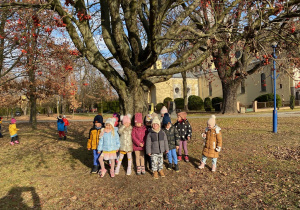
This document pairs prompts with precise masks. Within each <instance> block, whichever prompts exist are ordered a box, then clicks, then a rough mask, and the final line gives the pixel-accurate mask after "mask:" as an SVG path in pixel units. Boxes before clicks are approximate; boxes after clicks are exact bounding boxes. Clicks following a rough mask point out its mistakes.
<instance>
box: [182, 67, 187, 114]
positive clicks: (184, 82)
mask: <svg viewBox="0 0 300 210" xmlns="http://www.w3.org/2000/svg"><path fill="white" fill-rule="evenodd" d="M181 75H182V85H183V101H184V107H183V109H184V110H185V111H188V110H189V108H188V98H187V82H186V72H182V73H181Z"/></svg>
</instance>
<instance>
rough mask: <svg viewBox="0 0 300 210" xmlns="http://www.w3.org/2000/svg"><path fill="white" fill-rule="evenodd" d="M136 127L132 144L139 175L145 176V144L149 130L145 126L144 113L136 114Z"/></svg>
mask: <svg viewBox="0 0 300 210" xmlns="http://www.w3.org/2000/svg"><path fill="white" fill-rule="evenodd" d="M134 123H135V126H134V127H133V129H132V135H131V136H132V143H133V151H134V154H135V163H136V169H137V170H136V173H137V175H141V174H143V175H144V174H145V173H146V170H145V152H144V148H145V142H146V137H147V128H146V126H144V125H143V116H142V113H136V114H135V116H134Z"/></svg>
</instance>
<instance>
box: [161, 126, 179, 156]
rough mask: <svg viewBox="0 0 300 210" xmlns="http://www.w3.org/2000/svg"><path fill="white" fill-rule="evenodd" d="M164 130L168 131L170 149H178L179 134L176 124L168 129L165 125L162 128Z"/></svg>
mask: <svg viewBox="0 0 300 210" xmlns="http://www.w3.org/2000/svg"><path fill="white" fill-rule="evenodd" d="M162 130H163V131H164V132H165V133H166V135H167V138H168V144H169V150H171V149H176V146H179V135H178V131H177V129H176V128H175V126H174V125H172V126H171V127H170V128H169V130H167V129H166V128H165V127H163V128H162Z"/></svg>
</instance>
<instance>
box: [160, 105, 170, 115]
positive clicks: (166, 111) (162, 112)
mask: <svg viewBox="0 0 300 210" xmlns="http://www.w3.org/2000/svg"><path fill="white" fill-rule="evenodd" d="M165 113H168V109H167V107H165V106H163V107H162V108H161V110H160V114H161V115H163V114H165Z"/></svg>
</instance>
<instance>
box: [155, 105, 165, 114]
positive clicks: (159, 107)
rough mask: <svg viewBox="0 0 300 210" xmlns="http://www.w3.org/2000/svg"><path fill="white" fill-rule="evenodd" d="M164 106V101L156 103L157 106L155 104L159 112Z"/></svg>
mask: <svg viewBox="0 0 300 210" xmlns="http://www.w3.org/2000/svg"><path fill="white" fill-rule="evenodd" d="M163 106H164V104H163V103H158V104H156V106H155V110H156V111H157V112H159V111H160V110H161V108H162V107H163Z"/></svg>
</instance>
